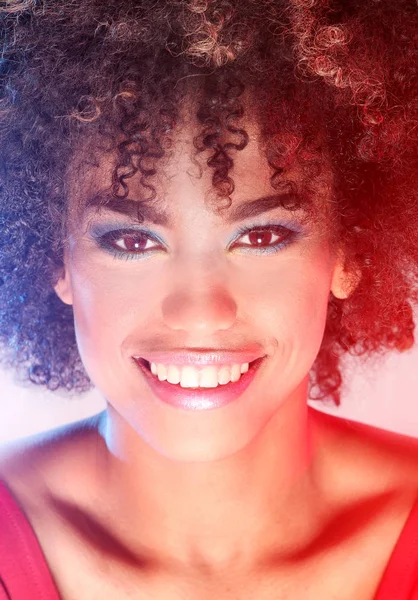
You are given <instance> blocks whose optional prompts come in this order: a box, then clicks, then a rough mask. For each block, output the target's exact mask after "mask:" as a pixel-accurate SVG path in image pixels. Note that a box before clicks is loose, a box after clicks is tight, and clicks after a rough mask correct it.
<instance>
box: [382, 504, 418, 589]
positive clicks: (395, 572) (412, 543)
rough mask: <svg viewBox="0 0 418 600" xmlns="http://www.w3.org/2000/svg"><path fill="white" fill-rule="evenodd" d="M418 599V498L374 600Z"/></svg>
mask: <svg viewBox="0 0 418 600" xmlns="http://www.w3.org/2000/svg"><path fill="white" fill-rule="evenodd" d="M395 599H396V600H418V498H417V499H416V500H415V503H414V505H413V507H412V509H411V512H410V513H409V517H408V519H407V521H406V523H405V525H404V527H403V529H402V531H401V535H400V536H399V538H398V541H397V543H396V545H395V548H394V549H393V551H392V554H391V557H390V559H389V562H388V565H387V567H386V569H385V572H384V573H383V577H382V580H381V582H380V585H379V588H378V591H377V594H376V596H375V598H374V600H395Z"/></svg>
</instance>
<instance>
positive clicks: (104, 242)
mask: <svg viewBox="0 0 418 600" xmlns="http://www.w3.org/2000/svg"><path fill="white" fill-rule="evenodd" d="M275 228H277V229H276V230H275ZM280 228H282V230H280ZM254 231H260V232H263V231H268V232H271V233H272V234H273V235H274V236H277V235H279V236H281V238H282V239H281V241H279V242H276V243H274V244H271V245H270V246H266V247H264V248H263V247H260V248H258V247H257V246H251V245H250V244H248V243H242V245H241V246H239V247H238V249H239V251H240V252H243V253H244V254H248V253H250V254H254V253H255V254H274V253H277V252H279V251H280V250H281V249H284V248H285V247H287V246H289V245H290V244H292V243H293V242H296V241H298V240H299V239H300V238H301V237H304V235H305V228H303V227H302V226H301V224H300V223H299V222H297V221H295V220H284V219H282V220H280V221H268V222H264V223H253V224H250V225H244V226H242V227H239V228H238V230H237V232H236V233H234V236H233V238H232V239H231V240H230V242H229V243H228V245H229V244H230V243H231V242H236V241H237V240H238V239H239V238H241V237H244V236H245V235H246V234H248V233H251V232H254ZM89 233H90V235H91V236H92V237H93V239H94V241H95V243H96V244H97V245H98V246H99V247H100V248H102V249H103V250H104V251H106V252H108V253H110V254H111V255H113V256H114V257H115V258H121V259H124V260H142V259H143V258H145V257H146V256H147V255H148V254H150V253H151V252H155V251H161V248H149V249H144V250H139V251H138V252H132V251H128V250H123V249H120V250H118V249H116V248H114V247H113V246H112V244H111V242H112V241H113V242H115V241H117V239H120V238H121V237H123V235H129V234H132V233H138V234H141V236H143V239H144V242H147V241H150V242H154V243H157V244H160V245H162V246H164V245H165V243H164V241H163V240H162V238H161V237H160V236H159V235H157V234H155V233H154V232H153V231H151V230H149V229H147V228H145V227H143V226H138V225H134V224H131V223H127V224H126V225H124V224H122V223H121V222H116V223H115V222H111V223H109V222H106V223H96V224H94V225H92V226H91V227H90V229H89Z"/></svg>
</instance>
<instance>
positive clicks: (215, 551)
mask: <svg viewBox="0 0 418 600" xmlns="http://www.w3.org/2000/svg"><path fill="white" fill-rule="evenodd" d="M301 391H304V393H300V392H301ZM313 420H314V411H312V410H311V409H309V408H308V406H307V404H306V388H305V390H299V395H298V396H297V397H292V398H289V399H288V400H287V401H286V402H284V403H283V404H282V405H281V407H280V408H279V409H278V411H277V412H276V413H275V415H274V416H273V417H272V418H271V419H270V421H269V422H268V423H267V424H266V425H265V427H264V428H263V429H262V431H261V432H260V433H259V435H258V436H257V437H256V438H255V439H253V440H252V441H251V443H250V444H248V445H247V446H246V447H245V448H243V449H242V450H240V451H239V452H236V453H235V454H234V455H232V456H228V457H227V458H223V459H220V460H216V461H207V462H200V461H199V462H181V461H174V460H172V459H169V458H167V457H165V456H162V455H161V454H159V453H158V452H156V451H155V450H154V449H153V448H151V447H150V446H149V445H148V444H147V443H146V442H145V441H144V440H143V439H142V438H141V436H140V435H139V434H138V433H136V432H135V431H134V430H133V429H132V428H130V426H128V424H127V422H126V421H125V420H124V419H123V418H122V417H121V415H120V414H118V413H116V412H115V411H114V410H113V409H112V408H111V407H109V408H108V410H107V411H106V413H104V415H103V420H102V423H101V425H100V431H101V434H102V436H103V438H104V440H105V443H106V446H107V450H108V452H107V454H106V455H107V460H106V469H105V475H104V477H105V481H104V482H103V485H104V486H105V488H104V489H106V490H107V491H108V490H112V492H111V494H112V496H113V499H112V507H113V508H112V510H115V507H117V508H116V510H117V511H118V514H119V515H123V519H124V520H125V521H126V525H127V530H126V531H128V532H129V534H127V535H128V537H130V536H132V537H131V539H129V540H128V539H127V540H126V542H127V543H129V544H130V545H131V546H135V545H136V547H137V549H138V551H139V550H140V548H139V547H138V540H137V539H135V532H137V531H140V532H141V540H140V545H141V547H146V548H147V552H149V551H151V552H152V553H153V554H154V556H158V557H160V558H161V557H170V556H176V558H177V559H178V560H179V561H181V562H182V563H184V564H185V565H190V566H192V565H198V564H200V565H202V564H204V565H207V566H213V567H215V566H222V565H229V564H234V565H237V564H241V565H243V566H248V565H249V564H254V563H255V562H257V561H259V560H261V557H263V556H264V557H266V556H267V555H268V554H269V553H271V552H274V554H275V555H276V556H277V554H278V553H280V552H282V553H283V554H286V553H287V554H288V553H289V552H291V551H292V545H295V544H296V545H297V544H298V543H301V540H300V539H299V542H298V540H297V538H298V536H299V538H300V535H304V534H301V531H300V530H301V528H300V523H301V522H304V523H309V522H311V523H313V522H314V521H315V516H314V513H315V511H316V510H317V506H318V504H317V496H318V495H317V489H316V488H317V486H316V482H315V477H314V472H315V470H314V468H313V467H314V451H313V450H314V448H313V443H312V439H313V437H312V435H311V429H312V424H313ZM107 493H108V492H107ZM289 540H291V542H289ZM293 549H294V548H293Z"/></svg>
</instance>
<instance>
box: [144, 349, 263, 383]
mask: <svg viewBox="0 0 418 600" xmlns="http://www.w3.org/2000/svg"><path fill="white" fill-rule="evenodd" d="M264 358H265V356H263V357H260V358H257V359H255V360H253V361H251V362H250V363H248V371H247V373H248V372H252V371H253V370H254V368H256V367H258V366H259V364H261V362H263V360H264ZM135 362H136V363H138V364H139V365H142V366H143V367H145V369H146V370H147V372H149V374H150V376H151V377H152V378H155V379H156V380H157V381H160V380H159V378H158V377H157V376H156V375H154V374H153V373H152V371H151V363H150V362H149V361H148V360H146V359H145V358H139V357H138V358H135ZM244 375H245V373H244V374H242V375H241V377H240V379H242V378H243V377H244ZM162 383H169V382H168V381H166V380H164V381H163V382H162ZM233 383H234V382H232V381H230V382H228V384H224V385H222V384H218V385H217V386H216V387H215V388H214V387H205V386H203V387H202V386H198V387H192V386H187V387H185V388H184V389H186V390H190V391H201V392H207V391H209V390H215V389H219V387H221V388H222V387H226V386H227V385H228V386H230V385H231V384H233ZM170 386H174V387H178V388H181V389H183V388H182V386H181V385H180V383H170Z"/></svg>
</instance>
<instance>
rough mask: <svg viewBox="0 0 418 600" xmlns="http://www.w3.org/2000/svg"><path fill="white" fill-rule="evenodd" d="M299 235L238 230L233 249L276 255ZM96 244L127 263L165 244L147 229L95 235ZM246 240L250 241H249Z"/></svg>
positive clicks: (281, 229) (268, 228)
mask: <svg viewBox="0 0 418 600" xmlns="http://www.w3.org/2000/svg"><path fill="white" fill-rule="evenodd" d="M299 235H300V232H299V231H297V230H294V229H290V228H289V227H286V226H285V225H281V224H278V223H268V224H265V225H256V226H254V225H253V226H246V227H241V228H239V229H238V237H236V238H235V239H236V240H238V239H240V240H242V241H241V242H239V243H237V241H235V242H234V243H233V246H237V247H238V248H239V249H242V251H243V252H251V253H254V252H255V253H256V254H257V253H259V254H264V253H274V252H278V251H279V250H280V249H282V248H284V247H285V246H287V245H288V244H290V243H291V242H292V241H293V240H295V239H296V237H298V236H299ZM94 237H95V239H96V243H97V244H98V245H99V246H100V247H101V248H103V249H104V250H106V251H107V252H110V253H111V254H113V255H114V256H115V257H116V258H124V259H126V260H129V259H134V258H140V257H142V256H145V255H146V254H148V253H149V252H152V251H154V250H158V249H159V248H161V247H162V245H163V244H162V242H160V241H159V240H158V239H156V238H155V237H154V236H153V235H152V234H151V233H150V232H148V231H146V230H135V229H114V230H111V231H107V232H104V233H101V232H99V231H98V232H97V233H96V234H95V235H94ZM246 238H247V241H246Z"/></svg>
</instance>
